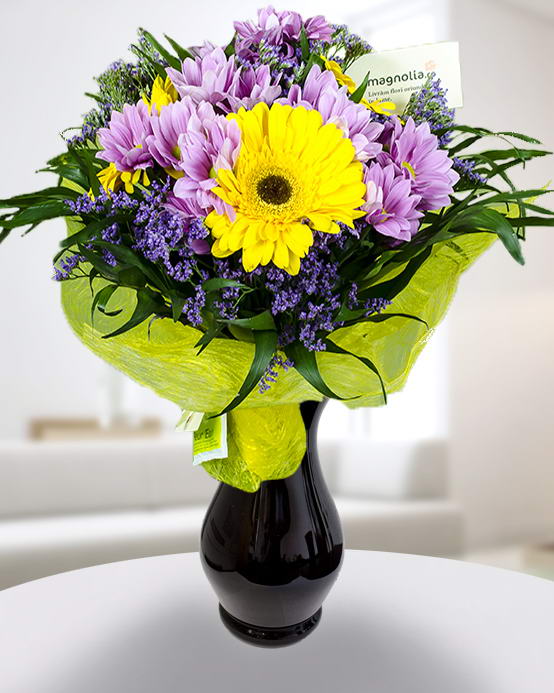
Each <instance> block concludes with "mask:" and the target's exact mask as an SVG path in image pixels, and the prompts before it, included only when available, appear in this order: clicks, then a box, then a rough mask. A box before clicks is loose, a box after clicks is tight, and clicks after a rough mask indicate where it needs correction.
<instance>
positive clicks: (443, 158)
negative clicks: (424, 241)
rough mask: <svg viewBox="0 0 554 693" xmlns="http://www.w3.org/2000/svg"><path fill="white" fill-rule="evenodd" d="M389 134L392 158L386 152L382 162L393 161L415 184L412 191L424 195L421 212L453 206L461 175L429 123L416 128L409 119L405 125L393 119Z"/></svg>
mask: <svg viewBox="0 0 554 693" xmlns="http://www.w3.org/2000/svg"><path fill="white" fill-rule="evenodd" d="M390 122H391V124H390V126H389V128H387V129H386V131H385V133H384V134H385V137H386V139H387V140H388V147H389V152H390V158H389V155H387V154H386V153H383V154H381V155H380V156H379V161H380V163H381V164H382V165H384V166H386V165H387V164H388V162H389V161H390V159H392V161H394V163H395V164H396V165H397V166H398V167H399V168H400V169H401V170H402V172H403V174H404V176H406V178H408V179H409V180H410V182H411V185H412V190H413V192H414V193H416V194H417V195H421V202H420V203H419V205H418V209H422V210H433V209H439V208H440V207H444V206H445V205H448V204H450V195H451V194H452V192H453V186H454V185H455V183H457V182H458V180H459V179H460V176H459V175H458V174H457V173H456V171H454V169H453V168H452V164H453V162H452V159H450V158H449V156H448V154H447V153H446V152H445V151H444V150H442V149H439V142H438V139H437V137H436V135H433V134H432V133H431V130H430V128H429V124H428V123H421V124H420V125H416V124H415V122H414V120H413V118H408V120H407V121H406V124H405V125H404V126H402V124H401V123H400V121H399V120H398V118H395V117H393V118H391V121H390Z"/></svg>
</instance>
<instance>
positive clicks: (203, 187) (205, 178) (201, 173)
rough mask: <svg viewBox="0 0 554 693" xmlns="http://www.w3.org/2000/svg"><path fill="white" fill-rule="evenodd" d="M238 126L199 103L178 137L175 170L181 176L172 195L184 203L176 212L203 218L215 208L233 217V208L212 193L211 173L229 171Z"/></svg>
mask: <svg viewBox="0 0 554 693" xmlns="http://www.w3.org/2000/svg"><path fill="white" fill-rule="evenodd" d="M240 142H241V134H240V127H239V125H238V123H237V122H236V121H235V120H228V119H227V118H225V117H224V116H221V115H219V116H218V115H216V114H215V111H214V109H213V106H212V105H211V104H209V103H202V104H200V105H199V106H198V108H197V109H195V110H194V112H192V113H191V116H190V118H189V120H188V123H187V129H186V131H185V132H183V133H182V134H181V135H180V136H179V140H178V147H179V150H180V155H181V156H180V161H179V164H178V166H179V169H180V170H182V171H183V172H184V174H185V175H184V176H183V177H182V178H179V179H178V180H177V181H176V182H175V185H174V187H173V196H174V197H176V198H181V199H182V200H184V201H185V205H181V208H180V209H179V207H178V206H175V208H176V209H177V211H181V212H182V213H184V214H185V215H186V210H187V209H190V210H194V213H193V214H192V215H191V216H195V217H199V216H206V215H207V213H208V212H209V211H211V210H212V209H215V210H216V211H217V212H218V213H219V214H223V213H225V212H226V213H227V214H228V215H229V216H230V217H231V218H233V217H234V211H233V209H232V208H231V207H230V206H229V205H227V204H226V203H224V202H223V201H222V200H221V199H220V198H219V197H217V195H215V194H214V193H213V192H212V189H213V188H215V187H216V185H217V180H216V179H215V177H214V170H219V169H222V168H224V169H232V168H233V167H234V165H235V162H236V160H237V157H238V153H239V150H240Z"/></svg>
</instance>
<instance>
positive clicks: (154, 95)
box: [142, 75, 178, 113]
mask: <svg viewBox="0 0 554 693" xmlns="http://www.w3.org/2000/svg"><path fill="white" fill-rule="evenodd" d="M177 99H178V94H177V90H176V89H175V87H174V86H173V84H172V82H171V80H170V79H169V77H166V78H165V80H163V79H162V78H161V77H160V76H159V75H158V76H157V77H156V79H155V80H154V83H153V84H152V92H151V94H150V98H149V99H147V98H146V96H143V97H142V100H143V101H144V103H145V104H146V105H147V106H148V113H151V112H152V106H156V109H157V111H158V113H159V112H160V111H161V110H162V108H163V107H164V106H167V105H168V104H170V103H173V102H174V101H177Z"/></svg>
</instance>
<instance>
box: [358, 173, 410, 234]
mask: <svg viewBox="0 0 554 693" xmlns="http://www.w3.org/2000/svg"><path fill="white" fill-rule="evenodd" d="M364 182H365V184H366V186H367V190H368V193H367V194H368V201H367V202H366V204H365V205H364V207H363V209H364V210H365V211H366V212H367V216H366V217H365V218H366V220H367V221H368V222H369V223H370V224H372V225H373V227H374V228H375V230H376V231H378V232H379V233H381V234H383V235H384V236H390V237H392V238H396V239H397V240H400V241H409V240H410V239H411V238H412V236H413V235H414V234H415V233H416V232H417V230H418V228H419V221H418V219H420V218H421V217H422V216H423V214H422V212H419V211H418V210H417V206H418V204H419V202H420V200H421V197H420V196H419V195H416V194H414V193H413V192H412V189H411V184H410V181H409V180H408V179H407V178H405V177H404V176H403V175H402V173H400V172H399V171H398V169H397V168H396V166H394V164H392V163H391V164H388V165H387V166H385V167H382V166H381V165H380V164H378V163H374V164H371V166H370V167H369V168H366V169H365V173H364Z"/></svg>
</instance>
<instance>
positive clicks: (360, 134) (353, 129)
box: [278, 65, 383, 161]
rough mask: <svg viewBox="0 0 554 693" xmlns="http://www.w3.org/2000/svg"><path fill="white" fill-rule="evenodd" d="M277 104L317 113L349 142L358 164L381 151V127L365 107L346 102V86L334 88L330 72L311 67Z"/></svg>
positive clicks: (349, 101) (316, 66) (347, 98)
mask: <svg viewBox="0 0 554 693" xmlns="http://www.w3.org/2000/svg"><path fill="white" fill-rule="evenodd" d="M278 102H279V103H287V104H290V105H291V106H304V107H305V108H308V109H314V108H315V109H316V110H318V111H319V112H320V113H321V115H322V116H323V120H324V122H326V123H335V125H337V126H338V127H339V128H340V129H341V130H343V132H344V134H345V136H346V137H348V138H349V139H350V140H351V141H352V144H353V145H354V148H355V149H356V156H357V158H358V160H359V161H368V160H369V159H372V158H374V157H375V156H377V154H379V152H380V151H381V150H382V149H383V145H382V144H381V143H380V142H378V141H377V140H378V138H379V137H380V135H381V133H382V132H383V125H382V124H381V123H378V122H376V121H374V120H373V115H372V112H371V111H370V110H369V109H368V108H366V107H365V106H363V105H362V104H357V103H354V102H353V101H352V100H351V99H350V97H349V95H348V91H347V89H346V87H339V86H338V84H337V80H336V79H335V76H334V75H333V73H332V72H330V71H329V70H321V68H320V67H319V66H318V65H314V66H313V67H312V69H311V70H310V72H309V74H308V77H307V78H306V81H305V83H304V86H303V87H300V86H299V85H297V84H295V85H293V86H292V87H291V89H290V91H289V94H288V96H287V98H285V99H279V100H278Z"/></svg>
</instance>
